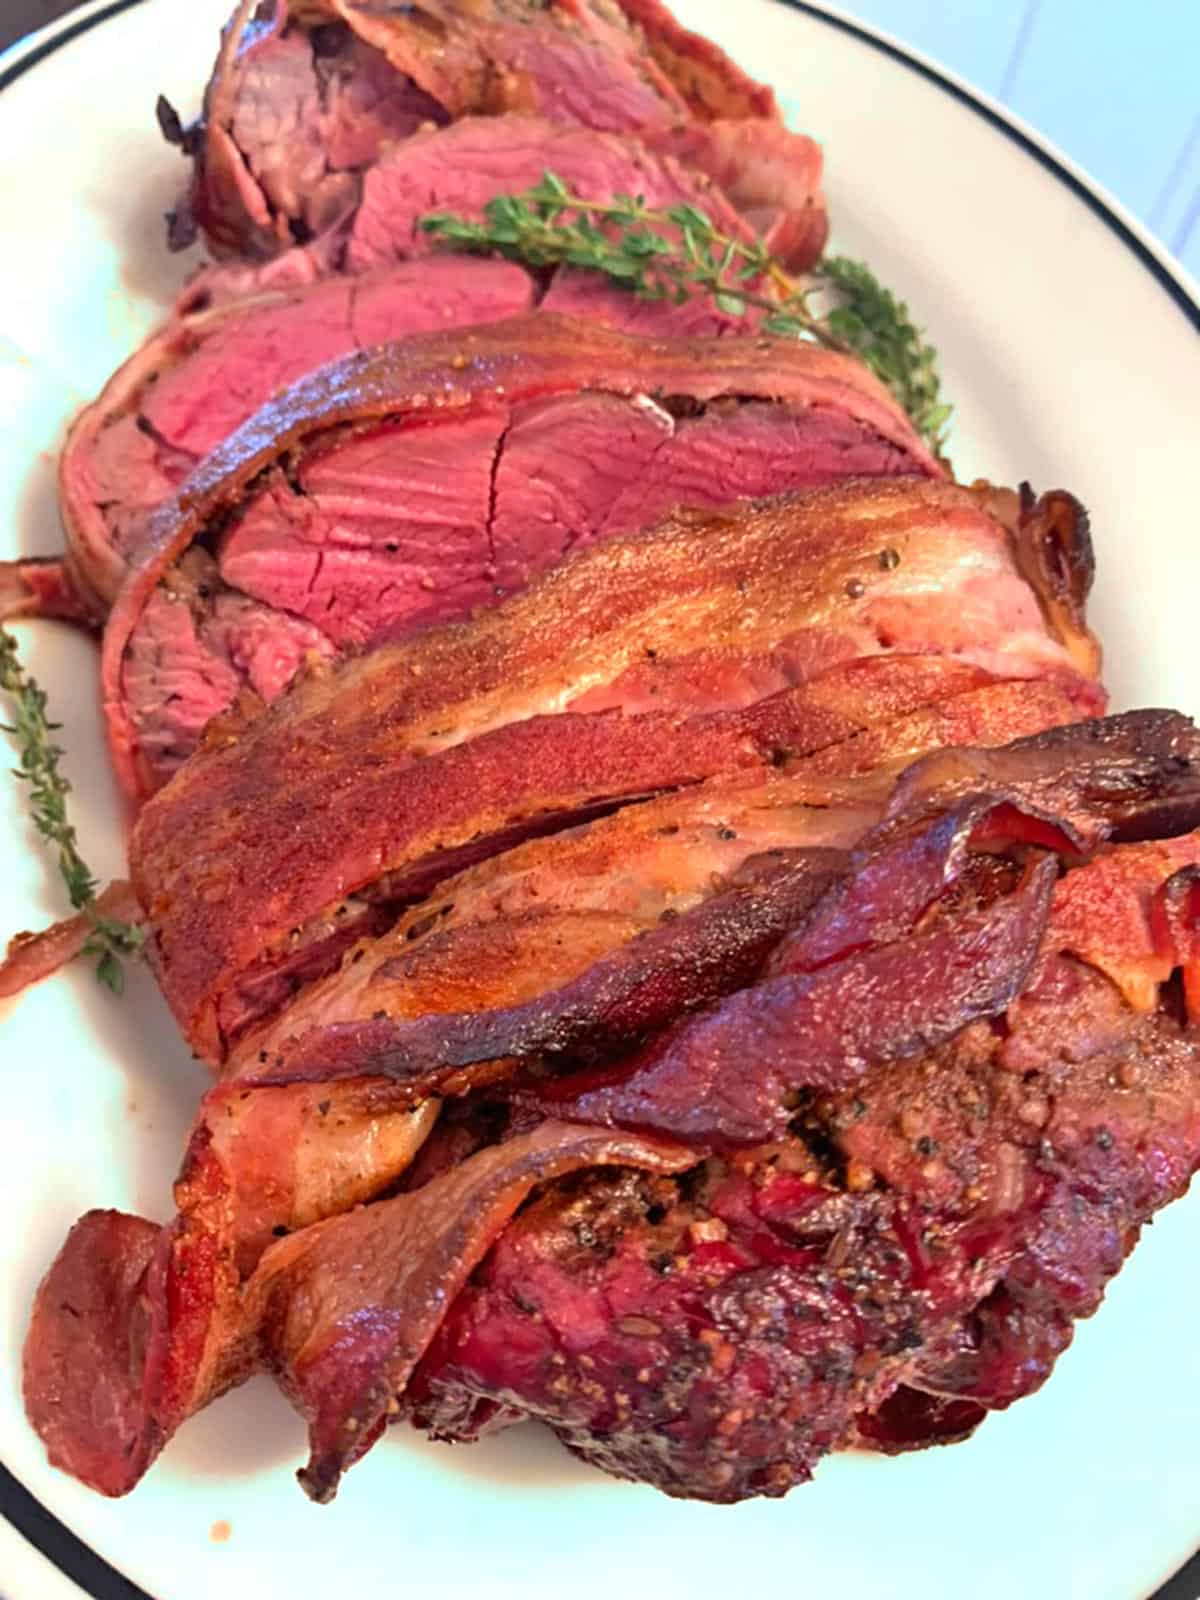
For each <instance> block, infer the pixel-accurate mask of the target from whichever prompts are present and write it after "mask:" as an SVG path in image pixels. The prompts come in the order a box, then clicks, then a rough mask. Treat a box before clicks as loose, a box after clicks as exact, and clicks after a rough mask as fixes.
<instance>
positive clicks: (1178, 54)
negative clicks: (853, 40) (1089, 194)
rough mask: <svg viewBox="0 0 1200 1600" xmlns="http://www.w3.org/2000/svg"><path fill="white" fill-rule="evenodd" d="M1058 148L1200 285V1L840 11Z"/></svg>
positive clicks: (942, 1)
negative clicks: (957, 77)
mask: <svg viewBox="0 0 1200 1600" xmlns="http://www.w3.org/2000/svg"><path fill="white" fill-rule="evenodd" d="M839 3H840V4H842V6H843V7H844V9H845V10H846V11H847V12H848V13H850V14H852V15H854V16H856V17H858V18H859V19H860V20H861V21H863V22H867V23H870V24H872V25H873V26H875V27H877V28H882V29H883V30H885V31H886V32H888V33H890V34H892V35H893V36H894V37H895V38H897V39H899V40H900V41H901V42H902V43H904V44H909V45H913V46H915V47H916V48H917V49H918V50H921V51H923V52H924V53H925V54H927V55H929V56H931V57H933V59H934V60H935V61H937V62H939V63H940V64H941V65H943V66H946V67H948V68H950V69H951V70H952V71H954V72H957V73H960V74H961V75H962V76H963V77H964V78H966V79H968V80H969V81H970V82H971V83H972V84H973V85H974V86H975V87H977V88H979V89H983V90H985V91H986V92H987V93H988V94H991V95H995V97H996V98H997V99H998V100H1001V101H1003V103H1004V104H1005V105H1007V106H1008V107H1010V108H1011V109H1012V110H1013V111H1015V112H1016V113H1017V114H1018V115H1019V116H1021V117H1023V118H1024V119H1025V120H1026V121H1027V122H1029V123H1030V124H1031V125H1032V126H1033V127H1034V128H1036V129H1038V130H1039V131H1040V132H1041V133H1044V134H1045V135H1046V136H1047V137H1048V138H1050V139H1051V140H1053V142H1054V143H1055V144H1057V145H1058V146H1059V148H1060V149H1061V150H1062V151H1064V152H1065V153H1066V154H1067V155H1068V156H1071V157H1072V158H1073V159H1074V160H1075V161H1077V162H1078V163H1079V164H1080V165H1081V166H1082V167H1084V168H1085V169H1086V170H1087V171H1088V172H1089V173H1090V174H1091V175H1092V177H1094V178H1096V179H1097V180H1098V181H1099V182H1100V183H1101V184H1103V185H1104V186H1105V187H1106V188H1107V189H1109V190H1110V191H1111V193H1112V194H1114V195H1115V196H1116V197H1117V199H1119V200H1121V201H1123V202H1124V203H1125V205H1126V206H1128V207H1129V209H1130V210H1131V211H1132V212H1133V213H1134V215H1135V216H1136V217H1138V218H1139V219H1140V220H1141V221H1142V222H1144V223H1145V224H1146V225H1147V227H1149V228H1150V229H1151V230H1152V231H1153V232H1154V233H1156V234H1157V235H1158V237H1159V238H1160V239H1161V240H1162V241H1163V243H1164V244H1165V245H1166V246H1167V247H1168V249H1170V250H1171V251H1172V252H1173V253H1174V254H1175V255H1176V256H1177V257H1178V258H1179V259H1180V260H1181V261H1182V262H1183V264H1184V266H1186V267H1187V268H1188V270H1189V271H1190V272H1191V273H1193V275H1195V276H1196V277H1200V0H839Z"/></svg>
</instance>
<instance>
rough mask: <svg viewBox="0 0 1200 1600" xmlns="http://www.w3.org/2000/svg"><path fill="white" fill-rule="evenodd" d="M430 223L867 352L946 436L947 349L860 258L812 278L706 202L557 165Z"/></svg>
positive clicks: (826, 263) (640, 289) (940, 440)
mask: <svg viewBox="0 0 1200 1600" xmlns="http://www.w3.org/2000/svg"><path fill="white" fill-rule="evenodd" d="M421 227H422V228H423V229H424V231H425V232H426V233H429V234H433V235H434V236H435V237H436V238H438V239H440V240H441V241H442V242H443V243H444V244H446V245H448V246H449V247H450V248H451V249H454V250H461V251H468V252H471V253H472V254H479V255H501V256H505V257H507V258H508V259H509V260H510V261H518V262H520V263H522V264H523V265H525V266H529V267H557V266H569V267H579V268H582V269H584V270H585V271H590V272H599V273H602V274H603V275H604V276H605V277H607V278H610V279H611V280H612V281H613V282H615V283H617V284H619V285H620V286H621V287H622V288H625V289H628V290H629V291H630V292H631V293H633V294H636V295H638V296H640V297H641V298H642V299H644V300H670V301H672V302H673V303H675V304H681V303H682V302H683V301H685V300H687V299H688V298H689V297H690V296H691V295H692V294H694V293H696V292H697V291H700V292H703V293H707V294H711V295H712V297H713V300H714V302H715V304H716V305H717V307H718V308H719V309H720V310H721V311H724V312H725V313H726V314H727V315H729V316H740V315H741V314H742V313H743V312H745V311H746V310H747V309H748V308H749V307H755V308H757V309H759V310H763V311H765V312H767V316H766V318H765V319H764V322H763V328H764V330H765V331H766V332H768V333H777V334H786V335H789V336H791V337H793V338H799V339H808V340H810V341H812V342H814V343H816V344H820V345H824V346H825V347H826V348H827V349H830V350H838V351H841V352H843V353H846V354H852V355H856V356H858V357H859V358H860V359H861V360H862V361H864V362H865V363H866V364H867V366H869V367H870V368H871V370H872V371H873V372H874V373H875V374H876V376H877V377H878V378H880V379H881V380H882V381H883V382H884V383H885V384H886V385H887V386H888V388H889V389H890V390H891V391H892V393H893V395H895V397H896V399H897V400H898V402H899V403H900V404H901V405H902V406H903V407H904V409H905V411H906V412H907V413H908V415H909V417H910V418H911V419H912V422H913V425H914V427H915V428H916V429H917V431H918V432H919V433H921V434H923V435H924V437H925V438H926V439H928V440H929V442H930V443H931V444H932V445H933V447H934V448H935V449H936V450H938V451H940V450H941V449H942V447H943V445H944V443H945V430H946V424H947V422H948V421H949V417H950V411H951V408H950V407H949V406H948V405H945V404H943V402H942V400H941V398H940V393H939V380H938V372H937V352H936V350H934V349H933V347H932V346H931V345H929V344H927V343H926V342H925V340H924V337H923V335H922V333H921V330H920V329H919V328H917V327H916V325H915V324H914V323H913V321H912V318H911V317H910V315H909V311H908V307H907V306H906V305H905V304H904V303H903V301H900V300H897V299H896V297H895V296H894V295H893V294H892V293H891V292H890V291H889V290H887V289H885V288H884V287H883V285H882V284H881V283H879V282H878V281H877V279H876V278H875V277H873V276H872V274H871V272H870V271H869V270H868V269H867V268H866V267H865V266H863V265H862V264H861V263H860V262H857V261H850V260H848V259H847V258H846V257H844V256H828V257H826V258H824V259H823V260H822V261H820V262H819V263H818V264H817V266H816V268H815V269H814V271H813V274H812V278H813V281H812V282H811V283H809V284H806V285H803V286H802V285H799V284H797V283H796V282H795V281H794V280H793V279H792V278H791V276H790V275H789V274H788V272H787V271H786V270H785V268H784V267H783V265H782V264H781V263H780V262H779V261H778V260H777V259H776V258H775V257H774V256H772V254H771V253H770V251H769V250H768V249H767V247H766V245H765V244H763V243H762V241H761V240H757V239H756V240H747V239H741V238H737V237H735V236H733V235H732V234H727V233H723V232H722V231H721V230H720V229H719V228H718V227H717V226H716V224H715V223H714V222H713V220H712V218H711V217H709V216H707V215H706V214H705V212H703V211H701V210H700V209H699V208H698V207H697V206H692V205H677V206H668V207H666V208H664V209H662V210H655V209H653V208H651V207H649V206H647V204H646V202H645V200H644V199H643V198H642V197H641V196H639V195H614V196H613V198H612V199H611V200H608V201H598V200H589V199H587V198H586V197H585V196H583V195H577V194H574V193H573V192H572V191H571V189H570V187H569V186H568V185H567V184H565V183H564V182H563V180H562V179H561V178H560V177H558V176H557V175H556V174H555V173H553V172H546V173H544V174H543V176H542V180H541V182H540V183H537V184H535V185H534V186H533V187H532V188H531V189H526V190H525V191H524V192H523V193H521V194H514V195H497V196H496V197H495V198H494V199H493V200H490V201H489V202H488V204H487V206H486V207H485V208H484V218H483V221H482V222H476V221H472V220H471V219H470V218H468V217H463V216H460V215H458V214H457V213H455V212H434V213H432V214H430V215H429V216H426V217H424V218H422V220H421ZM826 289H827V290H829V291H831V292H832V293H833V295H834V297H835V303H834V305H833V306H832V307H831V308H830V309H828V310H823V311H818V310H816V309H814V306H813V304H812V302H813V300H814V299H815V298H816V297H817V295H818V292H819V291H822V290H826Z"/></svg>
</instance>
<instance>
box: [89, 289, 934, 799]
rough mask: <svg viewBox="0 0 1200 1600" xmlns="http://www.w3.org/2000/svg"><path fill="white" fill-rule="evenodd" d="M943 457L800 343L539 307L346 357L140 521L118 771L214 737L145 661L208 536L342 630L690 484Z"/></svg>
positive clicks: (235, 576) (632, 519)
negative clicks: (183, 563) (136, 665)
mask: <svg viewBox="0 0 1200 1600" xmlns="http://www.w3.org/2000/svg"><path fill="white" fill-rule="evenodd" d="M189 392H190V391H189V390H188V389H187V388H186V386H185V389H184V393H183V395H182V397H181V398H182V404H183V409H184V411H185V412H188V411H190V402H189V401H188V394H189ZM654 395H657V396H658V398H652V396H654ZM169 399H170V397H169V396H168V400H169ZM129 428H130V429H133V430H134V431H135V432H136V424H134V423H130V424H129ZM114 431H115V430H110V434H109V436H111V434H112V432H114ZM126 436H127V437H128V436H130V434H129V432H128V430H127V434H126ZM137 436H138V437H139V438H140V437H142V435H141V434H140V433H139V434H138V435H137ZM147 446H148V449H149V450H150V451H151V452H154V451H155V450H156V449H157V446H155V445H153V444H151V443H150V441H149V439H147ZM86 460H87V457H86V454H85V455H84V457H83V461H84V462H85V463H86ZM939 470H940V469H939V467H938V465H937V463H935V462H934V461H933V460H932V458H931V457H930V456H929V453H928V452H927V451H926V450H925V448H924V447H923V446H922V444H921V443H920V441H919V440H918V439H917V437H916V435H915V434H914V433H913V431H912V428H911V427H910V426H909V424H908V422H907V420H906V419H905V418H904V417H903V416H902V415H901V413H900V412H899V411H898V410H897V408H896V406H895V405H894V404H893V402H892V401H891V399H890V398H889V397H888V395H887V394H886V392H885V391H884V390H883V389H882V387H881V386H880V385H879V384H877V383H876V382H875V380H874V379H873V378H871V376H870V374H869V373H867V372H866V371H865V369H864V368H862V367H861V366H859V365H858V364H857V363H856V362H853V361H851V360H849V359H847V358H843V357H839V356H836V355H831V354H830V353H829V352H826V351H821V350H818V349H816V348H814V347H812V346H806V345H802V344H798V343H797V342H795V341H792V340H784V339H780V340H772V341H757V340H755V341H751V340H745V339H721V340H687V339H671V340H667V339H662V340H653V341H652V340H648V339H640V338H637V337H634V336H631V335H625V334H620V333H616V332H613V331H612V330H609V329H606V328H603V327H602V326H600V325H598V324H585V323H579V322H576V321H573V320H571V319H567V318H560V317H555V316H549V315H542V316H538V317H534V318H527V319H521V318H512V319H510V320H509V321H507V322H505V323H502V324H499V325H497V326H495V327H491V328H486V329H472V330H466V331H463V332H438V333H428V334H424V335H414V336H412V337H410V338H408V339H406V340H404V341H401V342H399V343H396V344H393V345H385V346H380V347H378V348H376V349H375V350H367V351H364V352H361V353H356V354H353V355H350V356H347V357H344V358H343V359H342V360H341V361H338V362H333V363H331V364H330V365H328V366H326V367H324V368H321V369H318V371H317V372H315V373H313V374H311V375H310V376H309V377H308V378H305V379H302V380H301V381H300V382H299V383H297V384H296V385H294V386H293V387H292V388H291V389H289V390H286V391H284V392H283V393H282V394H280V395H279V396H277V397H276V398H275V399H273V400H271V401H270V402H268V403H267V404H266V405H265V406H263V407H262V408H261V409H260V410H259V411H257V412H256V413H255V414H254V415H253V416H252V417H251V418H250V419H249V420H248V421H247V422H245V423H244V424H243V426H242V427H241V428H239V429H238V430H236V431H235V432H234V433H233V434H232V435H230V436H229V437H228V438H227V439H226V440H225V441H224V442H223V443H221V444H220V445H218V446H217V447H216V448H215V449H214V450H212V451H210V453H209V454H208V455H207V456H206V457H205V458H204V460H203V462H202V464H201V465H200V466H199V467H198V468H197V469H196V471H195V472H194V473H193V475H192V476H191V477H189V478H188V479H187V480H185V481H184V483H182V484H181V485H180V486H179V487H178V489H176V490H175V491H174V492H173V493H172V494H171V495H169V496H168V497H167V498H166V499H165V500H164V501H162V503H161V504H160V505H159V506H158V508H157V509H156V510H155V511H154V512H153V513H152V514H151V515H150V517H149V518H148V519H147V520H146V522H145V523H144V524H143V525H142V531H141V532H140V533H139V534H138V538H137V551H136V555H135V556H134V557H133V568H132V573H131V576H130V579H129V581H128V583H127V584H126V587H125V589H124V590H123V592H122V595H121V598H120V601H119V603H118V605H117V608H116V610H115V612H114V614H113V619H112V621H111V623H110V625H109V628H108V631H107V642H106V663H107V665H106V668H105V693H106V700H107V704H108V707H109V717H110V727H111V730H112V738H113V750H114V756H115V759H116V761H117V766H118V771H119V772H120V774H121V776H122V778H123V780H124V781H125V783H126V785H127V786H128V787H129V788H130V789H131V790H134V791H135V792H136V791H138V790H145V789H147V788H153V787H155V786H156V785H157V784H159V783H161V782H162V781H163V779H164V778H165V777H166V776H169V774H170V772H171V771H172V770H174V768H175V767H176V766H177V765H178V764H179V762H180V761H182V760H183V759H184V757H186V756H187V755H188V754H189V753H190V751H191V750H192V749H193V748H194V747H195V732H194V730H195V726H196V724H197V723H198V722H199V721H200V720H201V718H200V714H199V712H198V710H197V709H196V708H195V707H194V706H190V705H187V704H186V703H185V704H180V703H178V702H177V701H175V700H174V699H173V698H172V696H171V694H170V693H169V692H166V693H164V692H163V691H162V690H161V689H157V690H156V688H155V685H154V683H153V680H152V679H150V678H147V677H146V676H145V675H144V674H140V675H138V676H137V677H136V679H135V678H131V676H130V674H129V670H128V668H129V662H130V658H131V656H132V657H136V658H138V659H139V660H142V661H144V660H146V659H150V660H153V659H154V655H155V645H154V642H153V640H152V641H151V643H150V644H149V646H143V645H141V644H139V643H138V641H137V638H136V635H137V633H138V632H139V631H144V630H145V629H146V628H147V627H149V626H150V625H151V623H150V621H149V620H148V617H149V611H148V608H149V607H150V605H151V600H152V596H153V593H154V589H155V585H156V584H158V582H159V580H160V579H163V578H167V579H168V582H167V594H168V597H169V595H170V589H171V581H170V579H169V576H168V575H169V573H170V569H171V567H172V565H173V564H174V563H175V562H177V561H178V559H179V558H180V556H181V555H182V554H183V552H184V551H185V550H186V549H187V548H188V547H189V546H190V545H192V544H193V543H194V542H195V541H197V540H202V541H205V542H206V544H207V546H208V548H209V550H210V551H211V553H212V554H213V556H214V557H215V558H216V560H217V562H218V566H219V570H220V575H221V578H222V581H223V583H224V584H225V585H226V586H228V587H229V588H232V589H234V590H235V591H238V592H239V593H241V594H243V595H249V596H250V597H251V598H252V599H254V600H256V601H258V602H259V603H260V604H262V605H266V606H271V607H273V608H275V609H276V610H278V611H281V612H284V613H287V614H288V618H289V621H288V623H287V628H288V629H289V630H290V629H291V627H292V624H293V623H294V621H295V619H297V618H302V619H303V620H304V621H305V622H306V623H307V624H309V625H310V626H311V627H313V628H315V629H318V630H319V631H320V633H321V634H322V635H324V637H325V639H326V640H327V641H328V645H329V647H330V648H336V649H342V648H345V647H346V646H348V645H360V644H364V643H369V642H373V641H375V640H376V639H378V638H380V637H381V636H383V635H387V634H393V635H394V634H395V633H397V632H398V631H401V630H403V629H406V628H411V627H413V626H414V625H417V624H421V623H428V622H432V621H438V620H442V619H445V618H448V617H456V616H462V615H464V614H465V613H466V612H468V611H470V610H471V609H472V608H474V607H475V606H478V605H480V604H482V603H485V602H491V601H493V600H495V599H496V598H497V597H498V596H499V595H502V594H503V593H505V592H508V591H511V590H513V589H517V588H520V587H521V586H522V585H523V584H524V583H526V582H527V581H528V580H529V579H530V578H531V577H533V576H535V575H536V574H538V573H539V572H544V571H545V570H546V569H547V568H548V567H551V566H553V565H554V564H555V563H556V562H558V561H559V560H560V559H561V558H562V557H563V555H565V554H566V553H567V552H568V551H569V550H570V549H572V548H573V547H577V546H579V545H584V544H587V543H589V542H591V541H593V540H596V539H599V538H602V537H603V538H608V537H611V536H613V535H614V534H618V533H621V532H625V531H628V530H632V529H638V528H643V527H647V526H648V525H650V524H651V523H653V522H655V521H657V519H658V518H659V517H660V516H661V515H662V514H663V513H664V512H665V511H666V510H667V509H669V508H670V507H672V506H673V505H675V504H677V503H679V502H685V503H686V502H691V503H693V504H696V503H699V504H701V505H714V504H723V503H725V502H727V501H730V500H734V499H737V498H740V497H744V496H755V495H760V494H767V493H777V492H779V491H781V490H787V489H794V488H802V487H807V486H809V485H813V484H823V483H828V482H831V481H840V480H841V479H843V478H845V477H847V476H849V475H852V474H856V473H857V474H859V475H867V476H888V475H895V474H909V473H914V472H915V473H929V474H935V473H937V472H939ZM159 492H161V491H160V489H159V488H158V486H156V488H155V490H154V493H155V494H158V493H159ZM200 631H201V632H203V627H202V626H201V628H200ZM222 670H223V669H222V667H221V666H220V665H214V666H213V669H212V673H211V676H212V677H213V678H214V680H215V678H216V677H217V676H219V675H220V673H221V671H222ZM230 698H232V695H231V696H230ZM204 709H205V710H211V709H212V707H211V705H210V704H209V703H208V701H207V699H206V703H205V707H204ZM172 726H173V727H174V728H175V730H176V737H175V739H174V741H173V742H170V741H164V740H163V739H162V737H161V734H162V731H163V730H164V728H165V729H168V730H169V729H170V728H171V727H172ZM144 729H148V730H150V735H151V737H150V744H149V747H148V746H147V743H146V741H145V740H144V739H143V737H142V734H143V730H144Z"/></svg>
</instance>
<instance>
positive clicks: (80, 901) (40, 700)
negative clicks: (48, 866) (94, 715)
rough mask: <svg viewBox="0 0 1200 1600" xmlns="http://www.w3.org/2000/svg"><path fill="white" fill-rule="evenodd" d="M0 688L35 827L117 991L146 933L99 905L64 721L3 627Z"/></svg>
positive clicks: (92, 951)
mask: <svg viewBox="0 0 1200 1600" xmlns="http://www.w3.org/2000/svg"><path fill="white" fill-rule="evenodd" d="M0 689H3V690H4V691H5V693H6V694H7V695H8V696H9V698H10V699H11V701H12V706H13V721H12V722H11V723H0V730H3V732H5V733H7V734H10V735H11V736H12V738H13V740H14V741H15V743H16V745H17V750H18V755H19V761H20V765H19V766H17V767H16V768H14V776H15V777H18V778H20V779H21V780H22V781H23V782H25V783H27V784H28V785H29V812H30V816H31V818H32V821H33V825H34V827H35V828H36V829H37V831H38V832H39V833H40V834H41V835H42V837H43V838H44V839H45V840H47V841H48V843H50V844H51V845H53V846H54V848H55V850H56V851H57V855H58V870H59V871H60V872H61V874H62V878H63V882H64V883H65V884H66V886H67V894H68V896H69V897H70V901H71V905H72V906H73V908H74V909H75V910H76V911H78V912H81V913H82V914H83V916H85V917H86V918H87V920H88V922H89V923H90V925H91V933H90V934H89V935H88V939H87V943H86V944H85V945H84V947H83V954H84V955H87V956H94V957H95V958H96V976H97V977H98V978H99V980H100V982H101V983H103V984H107V986H108V987H109V988H110V989H111V990H112V991H113V993H114V994H120V993H121V991H122V990H123V989H124V987H125V969H124V967H123V966H122V964H121V958H122V957H123V956H131V955H136V954H137V953H138V952H139V951H140V950H141V947H142V944H143V942H144V939H145V935H144V934H143V933H142V930H141V929H140V928H136V927H134V926H133V924H132V923H128V922H120V921H118V920H117V919H116V918H114V917H105V916H102V915H101V913H100V912H99V911H98V910H97V909H96V888H97V885H96V879H95V877H94V876H93V875H92V872H91V869H90V868H89V867H88V865H87V863H86V862H85V861H84V859H83V857H82V856H81V855H80V854H79V846H78V843H77V840H76V836H75V829H74V827H73V825H72V823H71V821H70V819H69V817H68V815H67V796H68V795H69V794H70V792H71V785H70V784H69V783H68V782H67V780H66V778H64V777H63V775H62V773H61V772H60V771H59V767H58V763H59V758H60V757H61V755H62V753H63V752H62V750H61V748H60V747H59V746H58V745H56V744H55V743H54V740H53V738H52V737H51V735H52V734H54V733H55V732H57V730H58V728H59V727H60V726H61V724H60V723H57V722H51V721H50V720H49V718H48V716H47V715H46V692H45V690H44V689H42V688H40V687H39V685H38V683H37V681H36V680H35V679H33V678H31V677H29V676H28V674H27V673H26V671H25V669H24V667H23V666H22V665H21V662H20V659H19V657H18V655H17V641H16V640H15V639H14V638H13V636H12V634H11V633H9V632H8V630H7V629H6V628H0Z"/></svg>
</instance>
